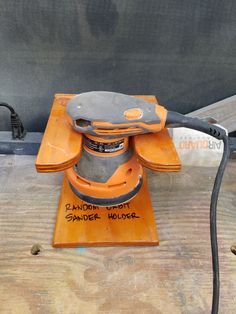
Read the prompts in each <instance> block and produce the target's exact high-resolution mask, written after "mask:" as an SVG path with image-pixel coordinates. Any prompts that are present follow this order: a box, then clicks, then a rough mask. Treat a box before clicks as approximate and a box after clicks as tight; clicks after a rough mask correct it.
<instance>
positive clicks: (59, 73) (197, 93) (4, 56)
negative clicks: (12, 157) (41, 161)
mask: <svg viewBox="0 0 236 314" xmlns="http://www.w3.org/2000/svg"><path fill="white" fill-rule="evenodd" d="M235 79H236V1H234V0H228V1H226V0H198V1H195V0H181V1H180V0H179V1H178V0H117V1H116V0H33V1H30V0H0V101H6V102H9V103H10V104H14V105H15V107H16V109H17V111H18V112H19V114H20V116H21V118H22V120H23V121H24V123H25V126H26V128H27V129H28V130H29V131H42V130H43V129H44V127H45V125H46V121H47V118H48V114H49V111H50V106H51V102H52V99H53V95H54V93H57V92H63V93H79V92H85V91H90V90H112V91H117V92H123V93H127V94H154V95H157V97H158V99H159V101H160V102H161V103H162V104H164V105H165V106H166V107H167V108H169V109H172V110H178V111H181V112H183V113H187V112H189V111H192V110H194V109H197V108H200V107H203V106H205V105H208V104H211V103H213V102H215V101H218V100H220V99H223V98H225V97H227V96H231V95H233V94H235V92H236V87H235V86H236V81H235ZM8 119H9V118H8V113H7V111H6V109H1V111H0V130H4V129H9V120H8Z"/></svg>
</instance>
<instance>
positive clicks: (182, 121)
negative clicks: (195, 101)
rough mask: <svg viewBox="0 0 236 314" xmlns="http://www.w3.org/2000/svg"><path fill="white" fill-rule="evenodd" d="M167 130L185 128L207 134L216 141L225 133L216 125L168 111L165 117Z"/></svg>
mask: <svg viewBox="0 0 236 314" xmlns="http://www.w3.org/2000/svg"><path fill="white" fill-rule="evenodd" d="M166 127H167V128H180V127H185V128H189V129H193V130H197V131H201V132H203V133H206V134H209V135H211V136H213V137H215V138H217V139H218V140H222V139H223V138H224V137H225V136H226V131H225V130H224V129H222V128H220V127H218V126H216V125H213V124H209V123H207V122H205V121H202V120H200V119H198V118H191V117H186V116H184V115H182V114H180V113H178V112H174V111H168V113H167V117H166Z"/></svg>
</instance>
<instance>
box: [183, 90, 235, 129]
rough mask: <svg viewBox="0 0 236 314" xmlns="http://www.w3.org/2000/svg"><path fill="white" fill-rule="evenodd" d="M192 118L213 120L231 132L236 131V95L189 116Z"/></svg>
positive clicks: (193, 112)
mask: <svg viewBox="0 0 236 314" xmlns="http://www.w3.org/2000/svg"><path fill="white" fill-rule="evenodd" d="M187 116H190V117H198V118H201V119H202V118H205V119H208V118H213V119H215V120H216V121H217V123H218V124H220V125H222V126H223V127H225V128H226V129H227V130H228V131H229V132H233V131H236V95H234V96H231V97H228V98H225V99H223V100H220V101H218V102H216V103H214V104H212V105H209V106H206V107H203V108H201V109H198V110H195V111H192V112H190V113H189V114H187Z"/></svg>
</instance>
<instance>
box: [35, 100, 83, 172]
mask: <svg viewBox="0 0 236 314" xmlns="http://www.w3.org/2000/svg"><path fill="white" fill-rule="evenodd" d="M72 96H74V95H71V94H56V95H55V98H54V101H53V105H52V110H51V113H50V116H49V119H48V123H47V127H46V130H45V133H44V136H43V140H42V143H41V146H40V149H39V152H38V156H37V159H36V162H35V165H36V169H37V171H38V172H57V171H62V170H65V169H67V168H69V167H72V166H73V165H74V164H75V163H76V162H77V161H78V159H79V157H80V153H81V147H82V135H81V134H79V133H78V132H76V131H74V130H73V129H72V127H71V126H70V124H69V122H68V121H67V119H66V105H67V102H68V101H69V100H70V98H71V97H72Z"/></svg>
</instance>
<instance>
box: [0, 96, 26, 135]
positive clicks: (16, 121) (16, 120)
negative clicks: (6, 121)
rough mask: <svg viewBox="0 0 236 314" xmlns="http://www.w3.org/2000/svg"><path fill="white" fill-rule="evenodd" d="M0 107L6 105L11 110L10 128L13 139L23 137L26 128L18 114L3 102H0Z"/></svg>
mask: <svg viewBox="0 0 236 314" xmlns="http://www.w3.org/2000/svg"><path fill="white" fill-rule="evenodd" d="M0 107H6V108H8V109H9V110H10V112H11V129H12V138H13V139H23V138H24V137H25V135H26V130H25V128H24V126H23V123H22V122H21V119H20V117H19V115H18V114H17V113H16V112H15V110H14V108H13V107H12V106H10V105H9V104H7V103H5V102H1V103H0Z"/></svg>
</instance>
